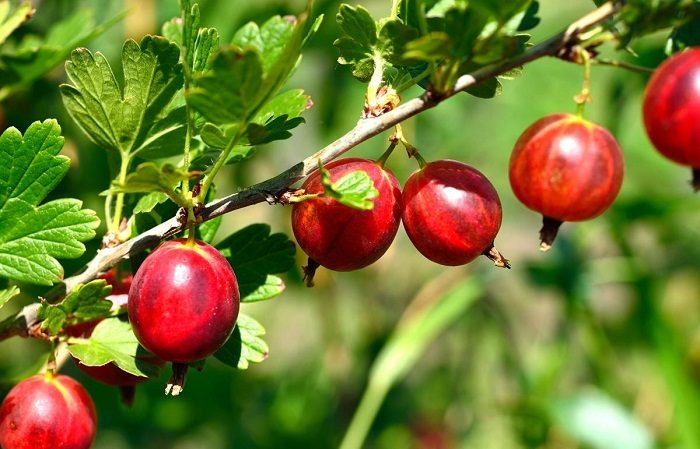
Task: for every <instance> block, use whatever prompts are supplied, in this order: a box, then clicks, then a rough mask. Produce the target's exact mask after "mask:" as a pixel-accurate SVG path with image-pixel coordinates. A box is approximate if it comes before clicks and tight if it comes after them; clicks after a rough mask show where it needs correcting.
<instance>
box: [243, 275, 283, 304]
mask: <svg viewBox="0 0 700 449" xmlns="http://www.w3.org/2000/svg"><path fill="white" fill-rule="evenodd" d="M285 288H286V285H284V281H283V280H282V279H281V278H279V277H277V276H274V275H272V274H268V275H267V277H266V278H265V282H264V283H263V284H262V285H259V286H257V287H256V288H255V290H253V291H251V292H250V293H248V294H246V295H245V296H243V297H241V302H258V301H265V300H267V299H270V298H274V297H275V296H277V295H279V294H281V293H282V292H283V291H284V290H285ZM246 289H247V290H249V288H248V287H247V286H246Z"/></svg>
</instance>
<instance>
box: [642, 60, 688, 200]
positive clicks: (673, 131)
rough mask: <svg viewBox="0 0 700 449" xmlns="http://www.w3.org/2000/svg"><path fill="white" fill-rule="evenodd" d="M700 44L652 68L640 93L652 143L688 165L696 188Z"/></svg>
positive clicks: (645, 123)
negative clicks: (643, 92)
mask: <svg viewBox="0 0 700 449" xmlns="http://www.w3.org/2000/svg"><path fill="white" fill-rule="evenodd" d="M698 123H700V47H696V48H691V49H688V50H686V51H684V52H681V53H678V54H676V55H674V56H672V57H670V58H669V59H667V60H666V61H664V63H663V64H661V66H659V68H658V69H657V70H656V72H654V75H653V76H652V77H651V80H650V81H649V84H648V85H647V88H646V92H645V94H644V125H645V127H646V130H647V134H648V135H649V139H650V140H651V142H652V143H653V144H654V147H656V149H657V150H658V151H659V152H660V153H661V154H663V155H664V156H666V157H667V158H669V159H671V160H672V161H674V162H677V163H679V164H681V165H686V166H689V167H691V169H692V171H693V181H692V185H693V188H694V189H695V191H700V126H698Z"/></svg>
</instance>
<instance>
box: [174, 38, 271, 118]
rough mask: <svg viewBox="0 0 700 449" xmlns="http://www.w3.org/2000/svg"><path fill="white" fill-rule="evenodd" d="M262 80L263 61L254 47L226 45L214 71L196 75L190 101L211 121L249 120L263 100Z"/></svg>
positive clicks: (212, 68) (217, 56) (213, 68)
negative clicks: (242, 47) (241, 47)
mask: <svg viewBox="0 0 700 449" xmlns="http://www.w3.org/2000/svg"><path fill="white" fill-rule="evenodd" d="M262 83H263V69H262V61H261V59H260V55H259V54H258V52H257V51H256V50H255V49H254V48H252V47H248V48H245V49H240V48H236V47H225V48H223V49H221V51H220V52H219V53H218V54H217V55H216V56H215V57H214V59H213V61H212V67H211V70H210V71H209V72H206V73H204V74H202V75H201V76H199V77H196V78H195V85H194V87H193V88H192V89H190V91H189V92H188V93H187V101H188V103H189V104H190V106H192V108H194V110H196V111H197V112H199V113H200V114H202V116H203V117H204V118H205V119H206V120H208V121H209V122H211V123H214V124H217V125H226V124H241V123H246V122H247V121H248V120H249V119H250V116H251V115H252V114H253V113H254V111H255V110H256V108H257V107H258V106H259V105H260V101H261V100H262V95H261V86H262Z"/></svg>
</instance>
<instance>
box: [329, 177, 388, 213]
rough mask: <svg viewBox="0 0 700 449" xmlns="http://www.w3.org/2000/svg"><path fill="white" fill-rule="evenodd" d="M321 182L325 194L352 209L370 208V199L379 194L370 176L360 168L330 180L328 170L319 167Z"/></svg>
mask: <svg viewBox="0 0 700 449" xmlns="http://www.w3.org/2000/svg"><path fill="white" fill-rule="evenodd" d="M321 183H322V184H323V192H324V195H325V196H327V197H330V198H335V200H336V201H338V202H339V203H341V204H344V205H346V206H348V207H352V208H354V209H359V210H370V209H372V208H373V207H374V201H372V200H374V199H375V198H377V197H378V196H379V190H377V189H376V188H375V187H374V183H373V182H372V178H370V177H369V175H368V174H367V172H365V171H362V170H358V171H354V172H350V173H348V174H346V175H345V176H343V177H342V178H340V179H338V180H337V181H335V182H332V181H331V175H330V172H329V171H328V170H326V169H325V168H321Z"/></svg>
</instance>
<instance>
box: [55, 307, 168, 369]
mask: <svg viewBox="0 0 700 449" xmlns="http://www.w3.org/2000/svg"><path fill="white" fill-rule="evenodd" d="M68 350H69V351H70V353H71V354H72V355H73V357H75V358H77V359H78V360H80V362H81V363H83V364H84V365H87V366H103V365H106V364H108V363H110V362H114V363H115V364H116V365H117V366H118V367H119V368H121V369H123V370H124V371H126V372H127V373H130V374H133V375H134V376H140V377H152V376H156V375H157V374H158V371H159V367H158V366H157V365H154V364H152V363H149V362H148V353H147V352H146V351H145V350H143V348H141V347H140V346H139V342H138V340H137V339H136V336H135V335H134V332H133V331H132V330H131V325H130V324H129V322H128V321H126V320H121V319H119V318H117V317H115V318H107V319H105V320H102V321H101V322H100V323H99V324H98V325H97V326H96V327H95V329H94V330H93V331H92V334H91V335H90V338H89V339H86V340H82V341H79V342H69V346H68Z"/></svg>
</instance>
